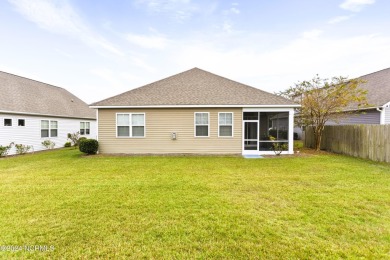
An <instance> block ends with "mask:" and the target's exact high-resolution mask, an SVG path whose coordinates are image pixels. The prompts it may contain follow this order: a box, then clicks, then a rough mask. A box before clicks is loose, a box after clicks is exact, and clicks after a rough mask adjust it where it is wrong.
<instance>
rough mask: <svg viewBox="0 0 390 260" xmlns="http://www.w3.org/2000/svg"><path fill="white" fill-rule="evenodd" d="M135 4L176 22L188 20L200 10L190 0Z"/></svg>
mask: <svg viewBox="0 0 390 260" xmlns="http://www.w3.org/2000/svg"><path fill="white" fill-rule="evenodd" d="M135 3H136V4H137V5H143V6H145V7H146V8H147V9H148V10H149V11H151V12H154V13H164V14H166V15H168V16H170V17H171V18H172V19H174V20H177V21H183V20H186V19H189V18H191V17H192V16H193V14H194V13H196V12H198V11H199V10H200V9H199V7H198V6H197V5H196V4H194V3H192V2H191V0H136V1H135ZM202 11H203V10H202Z"/></svg>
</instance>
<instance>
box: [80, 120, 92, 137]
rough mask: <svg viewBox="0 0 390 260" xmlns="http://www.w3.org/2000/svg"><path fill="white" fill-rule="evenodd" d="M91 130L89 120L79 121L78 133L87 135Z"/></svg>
mask: <svg viewBox="0 0 390 260" xmlns="http://www.w3.org/2000/svg"><path fill="white" fill-rule="evenodd" d="M90 132H91V123H90V122H80V135H89V133H90Z"/></svg>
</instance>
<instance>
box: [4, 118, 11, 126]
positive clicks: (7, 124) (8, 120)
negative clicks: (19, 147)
mask: <svg viewBox="0 0 390 260" xmlns="http://www.w3.org/2000/svg"><path fill="white" fill-rule="evenodd" d="M4 126H12V119H10V118H4Z"/></svg>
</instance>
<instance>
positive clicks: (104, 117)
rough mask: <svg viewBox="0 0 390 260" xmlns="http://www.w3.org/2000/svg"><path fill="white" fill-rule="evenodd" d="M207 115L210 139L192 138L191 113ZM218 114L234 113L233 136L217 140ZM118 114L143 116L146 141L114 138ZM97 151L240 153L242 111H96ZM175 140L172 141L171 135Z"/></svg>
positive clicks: (238, 109)
mask: <svg viewBox="0 0 390 260" xmlns="http://www.w3.org/2000/svg"><path fill="white" fill-rule="evenodd" d="M195 112H209V113H210V118H209V127H210V130H209V131H210V136H209V137H195V135H194V131H195V129H194V113H195ZM218 112H233V113H234V115H233V116H234V120H233V122H234V123H233V132H234V134H233V136H234V137H218ZM117 113H145V137H144V138H130V137H116V114H117ZM98 131H99V133H98V136H99V146H100V148H99V150H100V152H101V153H130V154H131V153H156V154H161V153H205V154H240V153H241V152H242V150H241V149H242V136H241V132H242V109H241V108H209V109H207V108H200V109H196V108H180V109H177V108H161V109H160V108H146V109H99V120H98ZM173 132H175V133H176V134H177V140H171V134H172V133H173Z"/></svg>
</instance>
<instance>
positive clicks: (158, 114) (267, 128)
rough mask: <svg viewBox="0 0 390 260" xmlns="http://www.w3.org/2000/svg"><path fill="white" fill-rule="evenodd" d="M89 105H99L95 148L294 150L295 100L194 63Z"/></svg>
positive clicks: (228, 151)
mask: <svg viewBox="0 0 390 260" xmlns="http://www.w3.org/2000/svg"><path fill="white" fill-rule="evenodd" d="M90 107H91V108H94V109H97V111H98V112H97V118H98V124H97V125H98V140H99V152H100V153H126V154H167V153H171V154H177V153H179V154H185V153H200V154H244V155H245V154H253V155H257V154H273V153H274V152H273V151H272V150H271V148H272V144H273V142H276V143H279V144H288V148H287V149H286V151H284V153H289V154H291V153H293V127H294V108H296V107H299V105H297V104H296V103H294V102H292V101H291V100H288V99H285V98H283V97H280V96H277V95H274V94H271V93H268V92H265V91H262V90H260V89H257V88H254V87H250V86H247V85H244V84H241V83H238V82H236V81H233V80H230V79H227V78H224V77H221V76H218V75H215V74H212V73H210V72H207V71H204V70H201V69H198V68H193V69H191V70H188V71H185V72H182V73H179V74H176V75H174V76H171V77H168V78H165V79H162V80H159V81H156V82H154V83H151V84H148V85H145V86H143V87H140V88H136V89H133V90H130V91H128V92H125V93H123V94H120V95H117V96H114V97H111V98H108V99H105V100H102V101H99V102H96V103H94V104H91V106H90ZM278 118H281V119H283V120H285V119H284V118H286V119H287V120H288V128H287V129H285V128H283V129H280V128H278V126H279V125H283V124H278V123H277V120H278ZM270 135H272V136H274V137H275V138H276V140H275V141H271V140H270Z"/></svg>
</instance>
